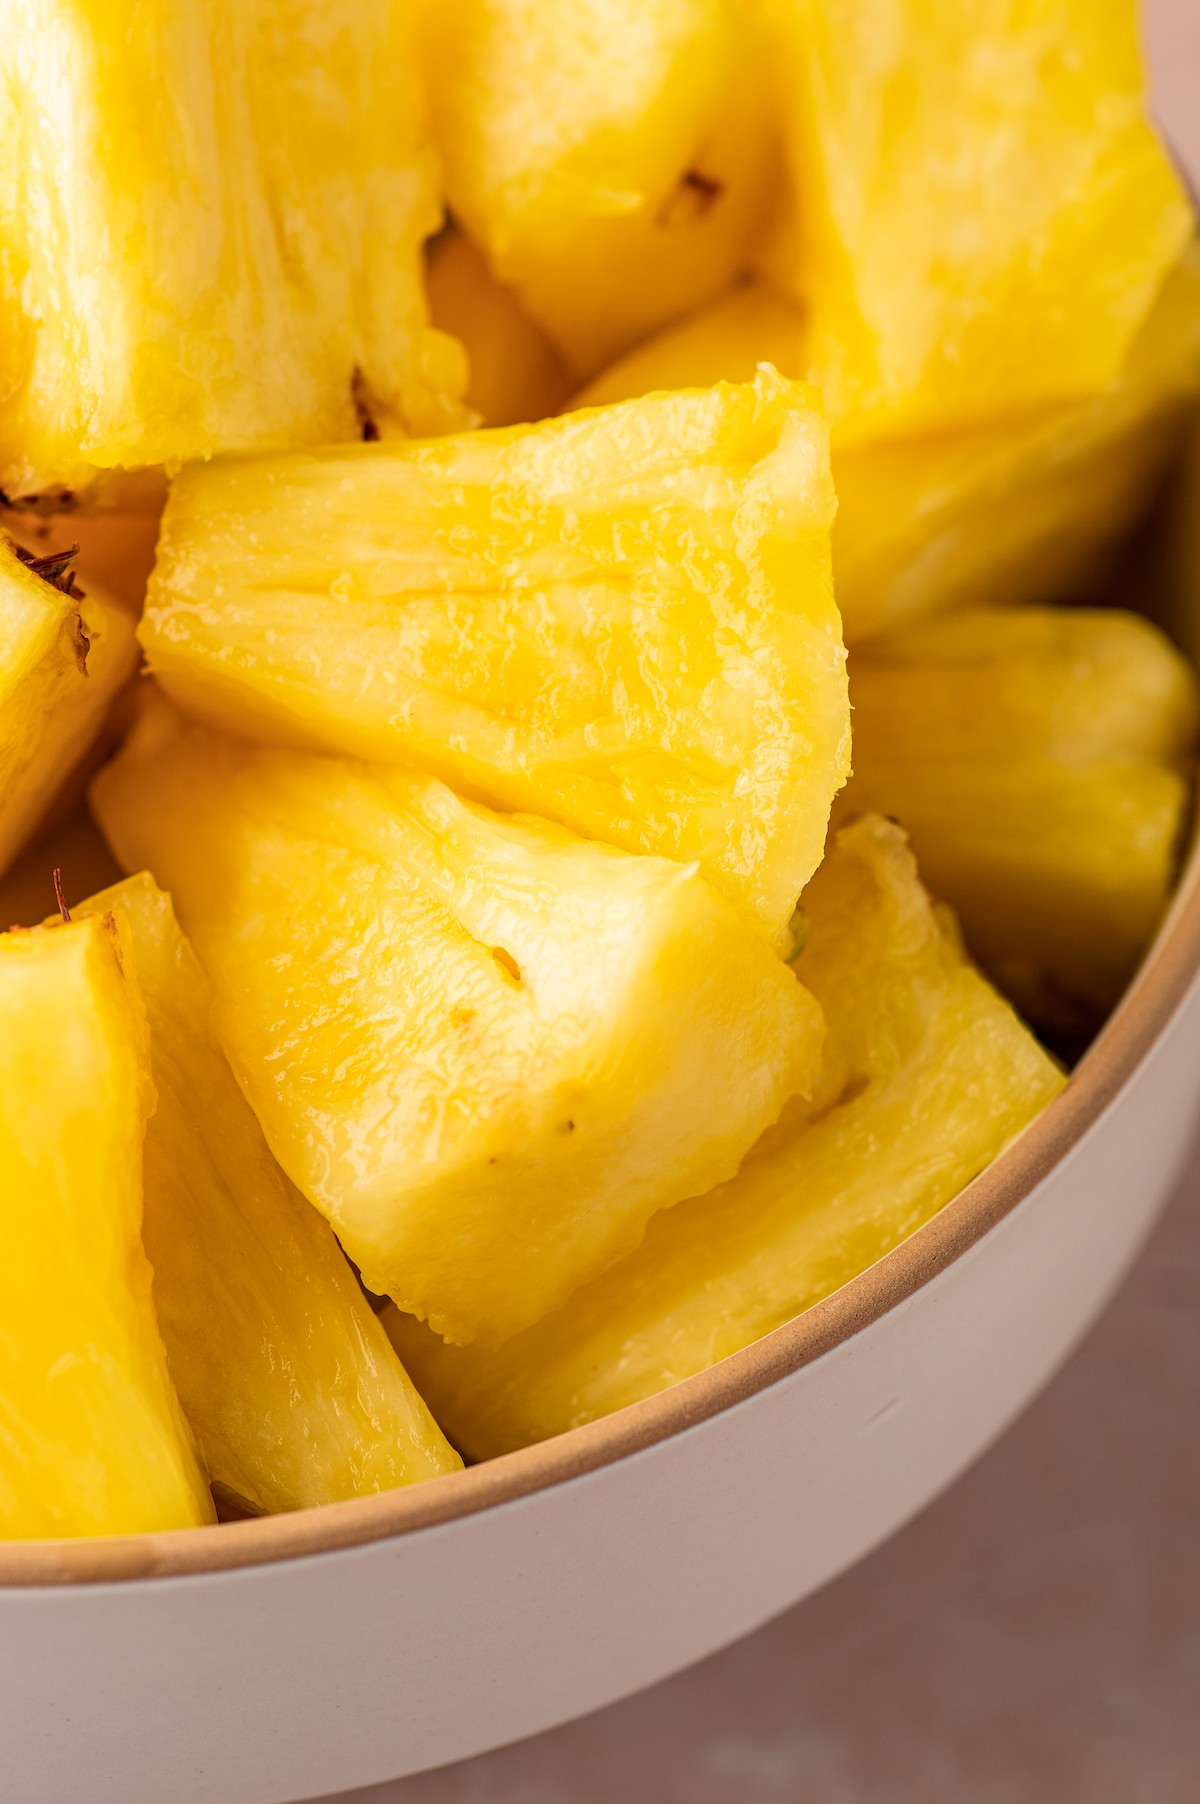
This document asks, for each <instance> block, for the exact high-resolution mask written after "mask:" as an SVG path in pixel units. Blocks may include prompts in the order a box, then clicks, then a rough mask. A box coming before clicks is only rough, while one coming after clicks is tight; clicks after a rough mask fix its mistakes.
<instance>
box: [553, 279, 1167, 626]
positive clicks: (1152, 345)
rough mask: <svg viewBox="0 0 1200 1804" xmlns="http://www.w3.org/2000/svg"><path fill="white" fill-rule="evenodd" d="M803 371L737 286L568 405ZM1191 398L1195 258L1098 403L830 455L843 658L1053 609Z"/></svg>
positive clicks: (1120, 529) (802, 335)
mask: <svg viewBox="0 0 1200 1804" xmlns="http://www.w3.org/2000/svg"><path fill="white" fill-rule="evenodd" d="M763 362H767V363H771V364H773V365H774V366H775V367H776V368H777V369H778V370H780V371H781V372H782V374H783V375H784V376H786V377H789V378H799V377H803V376H804V375H805V374H806V372H807V371H808V369H809V364H810V358H809V341H808V334H807V329H806V320H805V315H804V313H803V311H802V309H800V308H799V307H797V306H796V305H795V303H793V302H790V301H788V300H787V299H785V298H784V297H783V296H781V295H779V294H777V293H775V292H774V291H773V290H772V289H770V288H769V287H767V286H766V285H764V284H762V283H748V284H744V285H741V286H739V287H737V288H735V289H733V290H732V291H731V293H730V294H728V295H727V296H725V297H723V298H722V299H721V300H720V301H717V302H715V303H713V305H711V306H710V307H707V308H703V309H701V310H700V311H699V312H698V313H696V314H694V315H693V316H692V317H691V318H690V319H687V320H684V321H682V322H681V323H680V324H679V325H676V326H672V327H670V328H669V329H668V330H667V331H665V332H662V333H660V334H659V335H658V336H657V337H656V338H653V339H651V340H650V341H649V342H648V343H647V344H645V345H643V346H641V347H639V349H638V350H636V351H633V352H631V353H630V355H629V356H628V357H625V358H623V359H622V360H621V361H620V362H618V363H616V364H614V365H613V366H612V368H611V369H609V370H607V371H605V373H604V374H603V375H602V376H599V377H597V379H596V380H595V381H594V382H592V383H591V384H589V386H588V387H587V388H586V389H584V390H583V391H582V393H581V394H580V395H578V396H577V397H576V402H575V405H577V406H584V405H589V406H590V405H594V404H600V403H604V404H610V405H611V404H612V403H615V402H619V401H625V400H629V399H632V398H635V397H639V396H642V395H646V394H649V393H651V392H653V391H654V390H657V389H671V388H679V387H690V386H694V385H701V384H715V383H717V382H720V381H730V382H741V381H746V380H749V379H750V378H751V377H752V376H753V374H754V371H755V369H756V367H757V366H758V365H759V364H760V363H763ZM1198 388H1200V250H1198V249H1197V246H1196V245H1195V243H1193V244H1192V245H1191V246H1190V247H1189V250H1188V252H1187V254H1186V255H1185V256H1184V257H1183V258H1182V259H1181V261H1180V262H1179V264H1178V265H1177V266H1176V267H1175V268H1174V269H1173V270H1172V271H1171V273H1170V275H1169V276H1168V278H1167V281H1166V283H1165V284H1164V287H1163V290H1162V292H1161V294H1160V295H1159V297H1158V299H1157V300H1156V302H1155V304H1154V306H1153V308H1152V309H1151V311H1150V314H1149V316H1148V318H1147V319H1146V321H1145V323H1144V325H1143V326H1142V327H1141V328H1140V330H1139V332H1138V334H1137V336H1136V338H1135V339H1134V342H1133V345H1132V347H1131V349H1130V352H1129V355H1128V357H1127V359H1126V361H1125V363H1124V365H1123V366H1122V368H1121V370H1120V372H1119V374H1118V375H1117V377H1116V379H1115V380H1114V381H1113V382H1112V383H1110V384H1109V386H1108V387H1107V388H1106V389H1104V390H1103V391H1102V392H1101V393H1099V394H1096V395H1094V396H1089V397H1087V398H1085V399H1081V400H1076V401H1072V402H1067V403H1061V404H1058V405H1056V406H1047V407H1040V408H1037V409H1035V410H1033V411H1028V410H1026V411H1024V412H1017V413H1014V414H1005V415H1004V416H1003V417H997V418H996V419H993V420H988V421H987V422H986V423H983V424H980V425H977V426H973V427H969V428H965V429H962V428H960V429H958V430H955V431H949V432H940V433H926V434H917V435H915V436H909V437H899V438H893V439H884V440H881V441H880V442H879V443H877V444H864V445H860V446H858V447H846V448H835V449H834V452H833V455H832V467H833V478H834V486H835V488H836V490H837V497H838V511H837V518H836V520H835V521H834V526H833V567H834V583H835V589H836V595H837V603H838V609H839V612H840V613H841V616H842V620H843V623H844V630H845V636H846V639H847V642H848V643H854V642H856V641H858V640H861V639H864V638H868V637H870V636H871V635H872V634H874V633H878V632H882V631H885V630H887V629H888V628H889V627H891V626H894V625H897V624H899V623H901V622H903V621H906V620H909V619H918V618H920V617H921V616H922V615H925V614H931V613H935V612H938V611H940V610H942V609H945V608H949V607H952V606H958V605H961V604H963V603H968V602H974V603H977V604H983V605H991V604H1000V603H1005V602H1007V603H1010V604H1011V603H1015V602H1020V601H1038V600H1050V599H1055V598H1057V597H1058V596H1061V595H1067V594H1072V593H1074V591H1075V589H1076V588H1077V587H1078V586H1079V585H1081V584H1086V583H1087V582H1089V581H1090V580H1091V579H1092V577H1093V572H1094V569H1095V568H1096V565H1097V554H1098V553H1099V552H1100V551H1102V550H1103V549H1104V548H1106V547H1108V546H1109V545H1111V544H1112V542H1113V541H1114V540H1115V539H1117V538H1118V537H1120V535H1121V534H1122V533H1124V532H1126V531H1127V530H1128V528H1129V527H1130V525H1131V524H1132V523H1133V521H1134V520H1135V519H1136V518H1137V516H1138V514H1139V513H1140V511H1141V510H1142V509H1143V507H1144V505H1145V503H1146V501H1147V499H1148V496H1149V494H1150V491H1151V489H1152V487H1153V484H1154V482H1155V480H1156V479H1157V478H1158V477H1159V476H1160V475H1161V473H1162V470H1163V468H1164V466H1165V463H1166V461H1167V458H1168V456H1169V455H1170V453H1171V451H1172V450H1174V449H1175V448H1176V447H1177V445H1178V442H1179V438H1180V433H1181V431H1182V429H1183V425H1184V422H1185V419H1186V417H1187V415H1188V412H1189V408H1190V405H1191V403H1192V402H1193V401H1194V399H1195V396H1196V392H1197V389H1198Z"/></svg>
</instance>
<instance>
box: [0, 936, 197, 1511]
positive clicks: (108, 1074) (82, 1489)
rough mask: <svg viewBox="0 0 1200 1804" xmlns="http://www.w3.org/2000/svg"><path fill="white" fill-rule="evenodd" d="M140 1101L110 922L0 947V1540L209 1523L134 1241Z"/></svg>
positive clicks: (144, 1058) (133, 997)
mask: <svg viewBox="0 0 1200 1804" xmlns="http://www.w3.org/2000/svg"><path fill="white" fill-rule="evenodd" d="M153 1105H154V1092H153V1089H152V1088H151V1084H150V1075H149V1068H148V1046H147V1038H146V1027H145V1018H144V1015H143V1013H142V1007H141V1001H140V998H139V996H138V993H137V989H136V983H135V980H134V978H133V976H132V957H131V949H130V945H129V938H128V932H127V929H126V928H125V927H124V925H123V924H122V923H121V922H120V921H119V920H118V919H116V918H114V917H113V916H112V915H107V916H103V917H98V918H96V919H94V920H90V921H80V922H73V923H70V924H63V925H60V926H56V927H54V928H49V929H46V928H37V929H34V930H33V931H31V932H24V933H6V934H3V935H0V1218H2V1220H3V1228H4V1259H3V1261H0V1536H3V1537H7V1538H10V1539H17V1538H25V1537H30V1536H46V1535H51V1536H58V1535H108V1534H120V1533H125V1532H129V1533H148V1532H151V1531H153V1530H157V1529H168V1528H189V1527H193V1526H195V1525H197V1524H199V1523H202V1522H208V1521H211V1520H212V1517H213V1508H212V1499H211V1497H210V1495H209V1492H208V1488H207V1486H206V1484H205V1481H204V1478H203V1476H202V1474H201V1472H200V1468H199V1466H198V1464H197V1462H196V1456H195V1452H194V1449H193V1447H192V1444H191V1440H190V1437H189V1434H188V1430H187V1425H186V1423H185V1421H184V1418H183V1415H182V1412H181V1410H180V1407H179V1402H178V1399H177V1398H176V1395H175V1392H174V1390H173V1388H172V1384H171V1380H170V1377H169V1376H168V1372H167V1361H166V1355H165V1353H164V1351H163V1345H162V1341H161V1339H160V1338H159V1333H158V1328H157V1326H156V1324H155V1318H154V1307H153V1303H152V1301H151V1293H150V1267H149V1265H148V1264H147V1263H146V1256H145V1254H144V1253H143V1251H142V1246H141V1242H140V1240H139V1238H138V1232H139V1227H140V1224H141V1215H142V1133H143V1128H144V1125H145V1120H146V1115H147V1113H148V1111H149V1110H150V1109H152V1108H153Z"/></svg>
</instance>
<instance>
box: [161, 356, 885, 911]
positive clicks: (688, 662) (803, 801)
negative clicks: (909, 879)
mask: <svg viewBox="0 0 1200 1804" xmlns="http://www.w3.org/2000/svg"><path fill="white" fill-rule="evenodd" d="M833 511H834V496H833V489H832V486H831V483H830V478H829V468H828V461H827V446H826V436H825V428H824V423H823V421H822V420H821V418H820V415H819V414H818V413H817V412H816V410H815V408H814V405H813V401H812V397H811V395H810V393H809V391H808V390H806V389H804V388H803V387H802V386H800V385H797V384H791V383H786V382H784V381H783V380H782V379H781V378H780V377H778V376H777V375H775V374H774V373H772V372H770V371H763V372H760V373H759V375H758V376H757V377H756V378H755V380H754V381H753V382H752V383H749V384H746V385H743V386H740V387H733V386H724V385H722V386H718V387H716V388H714V389H711V390H707V391H703V392H701V391H689V392H686V393H682V394H678V395H670V396H658V397H655V398H652V399H650V400H647V401H642V402H636V403H631V404H630V405H628V406H624V407H614V408H606V409H598V410H596V411H595V412H589V413H583V414H575V415H572V416H570V417H569V418H566V419H561V420H551V421H547V422H546V423H544V424H542V425H539V426H534V427H524V428H517V427H514V428H509V429H507V430H504V431H494V432H476V433H465V434H462V435H460V436H456V437H449V438H444V439H439V440H436V441H431V442H429V443H425V444H418V445H363V446H350V447H343V448H340V449H331V450H327V451H321V452H315V453H296V454H292V455H290V456H287V457H280V458H264V459H258V460H254V461H244V462H243V461H237V460H229V461H225V462H220V463H214V464H211V465H209V466H207V467H203V468H200V467H197V468H194V469H191V470H188V471H185V472H183V473H182V474H181V475H180V476H179V477H178V478H177V480H176V482H175V483H174V485H173V488H172V493H171V498H170V501H169V502H168V505H167V510H166V514H165V516H164V520H163V531H162V538H161V541H160V544H159V550H158V561H157V564H156V566H155V572H154V576H153V579H152V582H151V587H150V594H149V597H148V601H147V611H146V617H145V621H144V623H143V626H142V629H141V636H142V644H143V646H144V649H145V651H146V654H147V658H148V660H149V663H150V666H151V668H152V669H153V670H154V672H155V673H156V675H157V676H158V678H159V680H160V682H161V683H162V685H163V687H164V688H165V689H166V690H167V691H168V692H169V693H170V694H171V695H172V696H174V697H175V699H176V700H177V701H178V702H179V703H180V704H181V705H182V706H183V707H185V708H187V709H188V710H189V711H190V712H194V713H197V714H201V715H203V716H205V717H206V718H207V719H208V720H210V721H211V722H213V723H214V724H217V725H222V726H228V727H230V728H231V729H232V730H234V731H235V732H238V733H255V734H258V735H260V736H262V737H264V738H267V739H273V740H286V741H289V742H292V743H295V744H298V745H307V746H310V747H313V748H319V749H323V750H328V751H336V752H345V753H349V754H351V755H353V756H356V757H361V758H366V759H369V760H372V761H388V762H390V761H392V760H396V761H403V762H406V763H411V764H415V765H418V766H420V767H422V768H424V769H426V770H429V771H431V772H432V773H434V774H435V775H437V776H439V777H441V778H443V779H444V780H445V781H446V782H448V783H450V784H452V785H453V786H454V787H455V788H457V789H459V790H461V791H463V792H464V793H466V794H469V795H473V796H476V797H478V798H479V799H481V800H483V801H485V802H487V803H489V804H490V805H492V806H494V807H498V808H504V809H520V810H527V811H529V812H530V813H535V814H540V815H544V816H546V817H548V818H550V819H553V820H557V821H560V822H562V823H563V824H564V825H566V826H569V827H571V828H573V829H574V830H576V831H577V832H580V833H583V834H587V835H588V836H590V837H595V838H598V839H604V840H607V841H609V842H610V843H612V844H614V845H618V846H622V847H625V848H626V849H627V850H630V851H637V852H650V853H655V854H659V855H662V856H664V857H668V858H675V859H682V860H691V859H696V860H698V861H699V863H700V865H701V867H702V869H703V871H704V873H705V875H706V876H707V877H709V878H710V879H711V881H712V882H713V883H714V884H716V885H718V886H719V887H720V888H721V889H722V890H724V891H725V893H726V894H728V895H729V896H731V897H732V898H733V899H734V900H735V901H736V902H737V903H738V904H739V906H741V907H742V908H744V909H745V910H746V912H747V913H748V914H749V915H752V916H753V917H754V918H755V919H756V920H757V921H759V922H760V923H761V924H762V926H763V927H764V928H765V929H766V930H767V931H768V932H769V933H771V934H773V935H780V934H781V933H782V932H783V930H784V927H785V924H786V922H787V920H788V918H789V916H790V915H791V912H792V909H793V907H794V905H795V901H796V898H797V896H798V895H799V893H800V891H801V889H802V888H803V886H804V884H805V883H806V882H807V881H808V878H809V877H810V876H811V875H812V873H813V871H814V870H815V869H816V866H817V864H818V862H819V860H820V857H821V851H822V847H823V845H824V839H825V828H826V824H827V821H828V818H829V807H830V803H831V801H832V798H833V796H834V794H835V793H836V791H837V790H838V788H839V787H840V786H841V784H842V782H843V780H844V778H845V774H846V770H847V766H848V759H849V710H848V706H847V702H846V688H845V668H844V657H845V653H844V648H843V646H842V641H841V629H840V622H839V619H838V614H837V609H836V607H835V605H834V600H833V591H832V581H831V576H830V564H829V528H830V521H831V519H832V516H833Z"/></svg>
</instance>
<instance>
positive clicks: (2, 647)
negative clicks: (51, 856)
mask: <svg viewBox="0 0 1200 1804" xmlns="http://www.w3.org/2000/svg"><path fill="white" fill-rule="evenodd" d="M64 580H67V581H69V578H66V579H64ZM137 655H138V653H137V643H136V641H135V639H134V629H133V621H132V619H131V618H130V617H129V615H127V614H126V613H124V612H123V611H122V609H121V608H119V607H118V606H116V604H115V603H113V602H110V601H108V600H107V599H106V598H105V597H104V596H102V595H99V594H90V595H87V596H85V597H78V596H75V595H72V594H69V593H66V592H65V591H64V589H63V588H60V587H58V586H56V584H55V582H53V581H51V580H47V578H45V577H42V576H39V575H38V574H37V572H36V571H35V570H33V569H31V568H30V567H29V566H28V565H27V564H26V563H24V562H23V561H22V559H21V558H20V557H19V556H18V555H17V552H16V550H15V549H14V547H13V545H12V543H11V541H9V540H7V539H5V538H4V537H3V535H0V873H2V872H3V871H4V870H5V869H6V868H7V867H8V866H9V865H10V864H11V863H12V861H13V859H14V858H15V857H16V855H17V853H18V852H19V851H20V850H21V847H22V845H23V844H24V842H25V841H26V840H27V839H28V838H29V836H30V834H31V833H33V832H34V831H35V829H36V828H37V827H38V826H39V825H40V823H41V821H42V819H43V817H44V816H45V814H46V811H47V809H48V807H49V806H50V804H51V802H52V801H53V800H54V798H55V795H56V794H57V792H58V790H59V788H60V786H61V785H62V783H63V782H64V781H65V779H66V778H67V777H68V776H69V775H70V773H71V771H72V770H73V769H74V768H75V766H76V765H77V764H78V762H79V760H80V759H81V758H82V757H83V755H84V753H85V752H86V751H87V749H88V747H89V746H90V745H91V743H92V741H93V740H94V739H95V738H96V735H97V734H98V733H99V731H100V728H101V727H102V725H103V723H104V719H105V716H106V714H107V712H108V708H109V705H110V703H111V702H112V699H113V696H114V695H115V693H116V691H117V690H118V689H119V688H120V686H121V684H122V683H123V682H124V681H125V679H126V678H127V677H129V676H132V674H133V670H134V667H135V665H136V663H137Z"/></svg>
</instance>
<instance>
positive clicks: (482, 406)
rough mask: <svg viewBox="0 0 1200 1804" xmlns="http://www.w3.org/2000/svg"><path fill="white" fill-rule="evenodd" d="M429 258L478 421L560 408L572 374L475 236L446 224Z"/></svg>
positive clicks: (443, 323) (442, 321) (438, 307)
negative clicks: (460, 352) (464, 358)
mask: <svg viewBox="0 0 1200 1804" xmlns="http://www.w3.org/2000/svg"><path fill="white" fill-rule="evenodd" d="M427 263H428V288H429V311H430V316H431V318H432V319H433V323H434V325H435V326H438V327H440V328H441V330H442V331H444V332H448V333H449V334H450V335H451V336H452V337H453V338H456V339H457V340H458V342H459V344H461V345H462V347H463V349H464V350H465V352H466V353H467V361H468V365H469V368H470V378H469V380H468V382H467V392H466V397H465V398H466V402H467V405H468V407H470V408H471V410H472V412H474V413H476V414H478V416H479V423H480V424H481V425H483V426H516V425H520V424H522V423H524V422H528V421H530V420H544V419H545V418H546V417H547V415H549V414H552V413H557V412H558V410H559V408H560V407H561V406H562V404H563V402H564V401H565V400H566V398H567V396H568V395H569V394H570V393H571V390H572V389H573V388H574V386H575V384H574V382H573V380H572V378H571V375H570V372H569V371H568V369H567V366H566V364H565V363H564V362H563V360H562V358H561V357H560V356H559V354H558V352H557V351H556V350H555V348H554V346H553V345H552V344H551V342H550V340H549V339H548V338H547V337H546V334H545V333H544V332H543V331H542V329H541V327H540V326H539V325H538V324H537V322H536V321H535V320H533V319H531V318H530V316H529V314H528V313H526V311H525V309H524V307H523V306H522V305H521V302H520V301H519V300H518V298H517V296H516V295H515V294H514V293H513V291H512V289H511V288H506V287H505V286H504V284H503V283H502V282H498V281H497V280H496V278H495V276H494V275H493V274H492V272H491V270H490V269H489V268H488V266H487V263H486V262H485V260H484V259H483V257H481V256H480V254H479V252H478V251H477V250H476V249H475V246H474V245H473V244H472V243H471V241H470V239H469V238H466V237H464V235H463V234H462V232H460V231H457V230H456V229H455V228H454V227H453V226H447V227H446V229H445V230H444V231H442V232H439V234H438V236H437V237H436V238H435V239H434V241H433V243H432V244H431V245H430V247H429V251H428V254H427ZM751 374H753V372H751Z"/></svg>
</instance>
